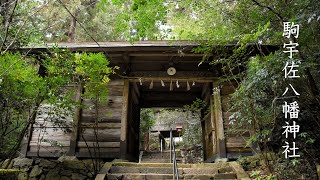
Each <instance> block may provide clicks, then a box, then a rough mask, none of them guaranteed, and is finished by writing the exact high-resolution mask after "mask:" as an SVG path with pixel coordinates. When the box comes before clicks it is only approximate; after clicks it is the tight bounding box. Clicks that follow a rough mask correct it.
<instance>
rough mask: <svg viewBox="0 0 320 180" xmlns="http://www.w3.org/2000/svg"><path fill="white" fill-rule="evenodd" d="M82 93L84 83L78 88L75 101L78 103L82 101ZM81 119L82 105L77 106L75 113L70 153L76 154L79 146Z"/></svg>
mask: <svg viewBox="0 0 320 180" xmlns="http://www.w3.org/2000/svg"><path fill="white" fill-rule="evenodd" d="M81 95H82V85H81V84H79V85H78V86H77V89H76V94H75V101H76V102H77V103H81ZM80 120H81V107H80V106H78V107H76V108H75V114H74V118H73V123H72V134H71V137H70V148H69V152H68V155H69V156H75V155H76V147H77V139H78V132H79V125H80Z"/></svg>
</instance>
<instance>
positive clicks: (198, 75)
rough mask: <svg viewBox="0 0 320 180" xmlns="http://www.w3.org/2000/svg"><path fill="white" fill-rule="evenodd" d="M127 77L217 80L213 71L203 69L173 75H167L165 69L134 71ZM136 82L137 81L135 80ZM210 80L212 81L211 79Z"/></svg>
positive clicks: (178, 72) (137, 78)
mask: <svg viewBox="0 0 320 180" xmlns="http://www.w3.org/2000/svg"><path fill="white" fill-rule="evenodd" d="M129 77H131V78H136V80H139V78H142V79H148V78H157V79H159V80H161V78H162V80H172V79H174V80H177V79H185V80H188V79H195V80H196V79H198V80H217V79H218V77H216V73H214V72H203V71H177V72H176V74H175V75H173V76H170V75H168V73H167V71H135V72H131V73H129ZM135 82H138V81H135ZM211 82H212V81H211Z"/></svg>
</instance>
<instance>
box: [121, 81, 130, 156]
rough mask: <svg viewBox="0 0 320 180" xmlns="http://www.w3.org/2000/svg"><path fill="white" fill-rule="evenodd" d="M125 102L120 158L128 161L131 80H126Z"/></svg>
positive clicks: (123, 106) (123, 105)
mask: <svg viewBox="0 0 320 180" xmlns="http://www.w3.org/2000/svg"><path fill="white" fill-rule="evenodd" d="M122 98H123V101H122V103H123V104H122V114H121V134H120V158H121V159H126V158H127V152H128V147H127V146H128V144H127V143H128V142H127V141H128V140H127V136H128V135H127V134H128V107H129V106H128V103H129V80H128V79H125V80H124V87H123V97H122Z"/></svg>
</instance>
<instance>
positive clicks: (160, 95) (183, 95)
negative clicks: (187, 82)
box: [140, 91, 200, 101]
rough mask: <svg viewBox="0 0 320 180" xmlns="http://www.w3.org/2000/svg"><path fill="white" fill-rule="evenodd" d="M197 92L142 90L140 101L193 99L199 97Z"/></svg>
mask: <svg viewBox="0 0 320 180" xmlns="http://www.w3.org/2000/svg"><path fill="white" fill-rule="evenodd" d="M199 97H200V95H199V93H192V92H174V91H172V92H170V91H168V92H143V93H142V94H141V97H140V99H141V101H161V100H162V101H194V100H196V98H199Z"/></svg>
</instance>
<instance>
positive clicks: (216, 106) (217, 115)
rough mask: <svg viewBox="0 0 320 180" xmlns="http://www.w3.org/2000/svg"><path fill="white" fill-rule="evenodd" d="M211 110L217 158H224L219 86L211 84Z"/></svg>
mask: <svg viewBox="0 0 320 180" xmlns="http://www.w3.org/2000/svg"><path fill="white" fill-rule="evenodd" d="M212 98H213V112H214V119H215V127H216V128H215V130H216V142H217V143H216V144H217V159H222V158H226V157H227V154H226V140H225V136H224V127H223V117H222V106H221V96H220V87H219V86H218V85H217V84H216V83H214V84H213V97H212Z"/></svg>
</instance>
